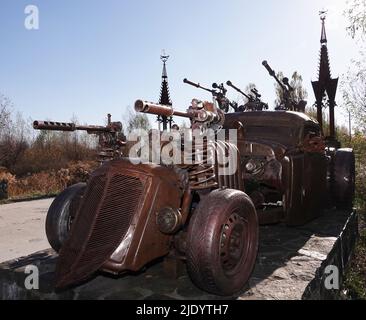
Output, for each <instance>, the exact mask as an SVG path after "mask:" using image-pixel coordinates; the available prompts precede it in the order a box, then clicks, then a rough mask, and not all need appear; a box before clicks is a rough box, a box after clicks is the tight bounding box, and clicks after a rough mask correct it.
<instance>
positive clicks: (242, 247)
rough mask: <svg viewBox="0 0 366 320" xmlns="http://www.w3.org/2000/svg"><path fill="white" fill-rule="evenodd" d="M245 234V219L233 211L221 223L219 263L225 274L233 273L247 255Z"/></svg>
mask: <svg viewBox="0 0 366 320" xmlns="http://www.w3.org/2000/svg"><path fill="white" fill-rule="evenodd" d="M247 235H248V227H247V221H245V220H244V219H243V218H242V217H241V216H239V215H238V214H237V213H236V212H233V213H232V214H231V215H230V217H229V218H228V219H227V221H226V222H225V223H224V224H223V226H222V229H221V234H220V252H219V254H220V263H221V266H222V269H223V270H224V272H225V274H226V275H232V274H235V273H236V272H237V269H238V268H240V266H241V262H242V260H243V259H244V258H245V257H246V256H247V254H246V253H247V250H248V241H247V240H248V237H247Z"/></svg>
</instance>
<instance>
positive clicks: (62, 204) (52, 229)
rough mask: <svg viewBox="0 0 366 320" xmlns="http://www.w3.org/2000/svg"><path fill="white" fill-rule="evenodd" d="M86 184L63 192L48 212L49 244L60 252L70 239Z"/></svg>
mask: <svg viewBox="0 0 366 320" xmlns="http://www.w3.org/2000/svg"><path fill="white" fill-rule="evenodd" d="M85 188H86V183H77V184H74V185H72V186H71V187H68V188H67V189H65V190H64V191H62V192H61V193H60V194H59V195H58V196H57V197H56V198H55V200H53V202H52V204H51V206H50V208H49V209H48V212H47V218H46V235H47V239H48V242H49V244H50V245H51V247H52V248H53V249H54V250H55V251H56V252H59V251H60V249H61V247H62V245H63V244H64V242H65V241H66V239H67V238H68V235H69V232H70V228H71V224H72V221H73V219H74V218H75V215H76V212H77V209H78V206H79V203H80V200H81V198H82V196H83V194H84V192H85Z"/></svg>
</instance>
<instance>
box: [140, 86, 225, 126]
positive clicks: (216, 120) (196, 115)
mask: <svg viewBox="0 0 366 320" xmlns="http://www.w3.org/2000/svg"><path fill="white" fill-rule="evenodd" d="M208 90H209V89H208ZM135 111H136V112H142V113H149V114H154V115H160V116H166V117H171V116H178V117H183V118H189V119H190V120H191V123H192V129H207V128H212V129H219V128H221V126H222V125H223V124H224V121H225V114H224V112H223V111H222V110H221V109H218V108H216V107H215V105H214V104H213V103H210V102H202V101H200V100H197V99H193V100H192V104H191V106H190V107H189V108H188V109H187V111H186V112H181V111H177V110H174V109H173V107H172V106H166V105H160V104H156V103H152V102H148V101H143V100H136V102H135Z"/></svg>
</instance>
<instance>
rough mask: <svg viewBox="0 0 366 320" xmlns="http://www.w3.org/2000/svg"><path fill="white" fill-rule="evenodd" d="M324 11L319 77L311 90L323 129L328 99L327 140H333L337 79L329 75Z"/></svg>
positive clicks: (322, 15) (321, 17)
mask: <svg viewBox="0 0 366 320" xmlns="http://www.w3.org/2000/svg"><path fill="white" fill-rule="evenodd" d="M325 19H326V11H321V12H320V20H321V21H322V30H321V38H320V44H321V49H320V63H319V76H318V80H317V81H313V82H312V85H313V90H314V94H315V98H316V108H317V118H318V122H319V124H320V126H321V128H322V129H323V114H322V109H323V107H324V103H323V101H324V98H326V97H327V98H328V101H327V105H328V107H329V138H330V139H331V140H335V119H334V108H335V106H336V102H335V97H336V93H337V86H338V78H336V79H332V76H331V73H330V63H329V55H328V47H327V43H328V41H327V34H326V32H325Z"/></svg>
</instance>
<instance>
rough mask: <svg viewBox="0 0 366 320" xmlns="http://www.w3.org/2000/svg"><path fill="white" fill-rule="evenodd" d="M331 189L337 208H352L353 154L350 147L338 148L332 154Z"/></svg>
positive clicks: (353, 185)
mask: <svg viewBox="0 0 366 320" xmlns="http://www.w3.org/2000/svg"><path fill="white" fill-rule="evenodd" d="M332 191H333V192H332V193H333V199H334V203H335V205H336V207H337V208H339V209H350V208H352V205H353V197H354V193H355V155H354V153H353V150H352V149H339V150H337V152H336V154H335V156H334V162H333V186H332Z"/></svg>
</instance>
